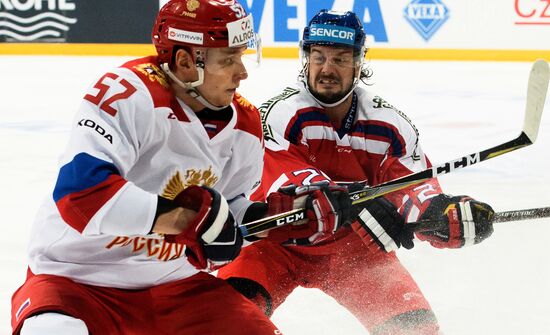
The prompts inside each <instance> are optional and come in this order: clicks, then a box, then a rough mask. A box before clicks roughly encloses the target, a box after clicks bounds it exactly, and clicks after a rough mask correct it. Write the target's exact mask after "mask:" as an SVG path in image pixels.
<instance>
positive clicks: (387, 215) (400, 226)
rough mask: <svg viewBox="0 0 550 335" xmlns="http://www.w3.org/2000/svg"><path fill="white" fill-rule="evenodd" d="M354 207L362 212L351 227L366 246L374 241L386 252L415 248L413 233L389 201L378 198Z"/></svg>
mask: <svg viewBox="0 0 550 335" xmlns="http://www.w3.org/2000/svg"><path fill="white" fill-rule="evenodd" d="M354 207H356V208H359V209H361V208H362V210H361V211H360V212H359V214H358V215H357V218H356V220H355V221H354V222H353V223H352V224H351V227H352V229H353V230H354V231H355V233H357V234H358V235H359V237H360V238H361V240H362V241H363V242H364V243H365V244H366V245H370V244H371V243H372V241H374V242H376V243H377V244H378V245H379V246H380V248H382V249H383V250H385V251H386V252H390V251H394V250H397V248H399V247H400V246H403V247H404V248H406V249H411V248H412V247H414V243H413V238H414V234H413V232H412V231H411V230H410V229H408V227H407V225H406V224H405V221H404V220H403V218H402V217H401V215H400V214H399V213H398V212H397V208H396V207H395V206H394V205H393V204H392V203H391V202H390V201H389V200H387V199H386V198H384V197H378V198H374V199H372V200H368V201H365V202H364V203H361V204H360V205H357V206H354ZM356 210H357V209H356Z"/></svg>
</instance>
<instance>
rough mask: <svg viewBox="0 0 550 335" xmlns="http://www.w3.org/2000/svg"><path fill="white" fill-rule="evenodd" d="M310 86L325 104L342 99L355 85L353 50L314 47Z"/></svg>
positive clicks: (311, 58)
mask: <svg viewBox="0 0 550 335" xmlns="http://www.w3.org/2000/svg"><path fill="white" fill-rule="evenodd" d="M308 67H309V68H308V85H309V89H310V91H311V93H312V94H313V95H314V96H315V97H316V98H317V99H319V100H320V101H322V102H324V103H329V104H330V103H334V102H337V101H338V100H340V99H342V98H343V97H344V96H345V95H346V94H347V93H348V92H349V91H350V89H351V87H352V85H353V79H354V77H353V76H354V73H355V62H354V59H353V51H352V49H351V48H334V47H329V46H315V45H314V46H312V47H311V50H310V54H309V59H308Z"/></svg>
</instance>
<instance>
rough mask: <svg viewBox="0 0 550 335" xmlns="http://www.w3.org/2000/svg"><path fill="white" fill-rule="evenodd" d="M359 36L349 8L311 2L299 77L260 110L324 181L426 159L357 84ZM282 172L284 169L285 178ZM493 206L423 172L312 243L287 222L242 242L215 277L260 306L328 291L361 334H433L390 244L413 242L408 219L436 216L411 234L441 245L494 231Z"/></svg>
mask: <svg viewBox="0 0 550 335" xmlns="http://www.w3.org/2000/svg"><path fill="white" fill-rule="evenodd" d="M364 42H365V32H364V30H363V27H362V24H361V21H360V20H359V19H358V18H357V16H356V15H355V14H354V13H352V12H345V13H341V12H332V11H326V10H322V11H320V12H319V13H318V14H316V15H315V16H314V17H313V19H312V20H311V22H310V23H309V25H308V27H306V28H305V29H304V33H303V39H302V41H301V45H300V48H301V53H302V56H301V58H302V61H303V70H302V72H301V74H300V77H299V82H298V83H297V84H296V85H293V86H290V87H287V88H286V89H284V91H283V92H282V93H281V94H279V95H278V96H276V97H275V98H273V99H271V100H268V101H267V102H265V103H264V104H262V105H261V107H260V112H261V113H262V120H263V121H264V123H265V124H264V135H265V137H266V139H271V140H273V141H275V142H277V143H278V144H279V145H281V146H282V147H284V148H285V149H286V150H287V151H288V153H289V154H292V155H297V156H299V157H302V158H303V159H304V160H305V161H307V162H308V163H309V164H311V165H313V166H315V167H317V168H319V169H320V170H322V171H323V172H325V173H326V174H327V175H328V176H329V177H330V178H331V179H332V180H333V181H336V182H340V183H343V184H354V182H355V183H356V182H359V183H360V184H366V185H377V184H380V183H383V182H385V181H388V180H392V179H395V178H397V177H401V176H404V175H407V174H410V173H413V172H417V171H421V170H424V169H426V168H428V167H430V162H429V161H428V158H427V157H426V156H425V154H424V153H423V151H422V149H421V146H420V143H419V139H418V132H417V129H416V128H415V127H414V126H413V124H412V123H411V121H410V120H409V119H408V118H407V117H406V116H405V115H404V114H403V113H402V112H400V111H399V110H397V109H395V108H394V107H393V106H391V105H390V104H389V103H388V102H386V101H385V100H384V99H382V98H381V97H380V96H378V95H375V94H373V93H371V92H370V90H365V89H364V88H362V87H360V86H358V83H359V81H362V80H366V79H368V78H369V77H370V75H371V73H370V70H367V69H366V68H363V60H364V56H365V52H366V49H365V43H364ZM266 161H267V159H266ZM267 167H268V166H267V165H266V170H267ZM283 170H284V169H283ZM296 176H297V177H301V178H302V180H299V179H296V178H295V179H294V180H292V182H293V183H295V184H299V183H300V182H302V183H304V184H307V183H308V180H307V178H309V177H311V176H312V175H311V176H310V175H308V173H307V172H306V173H301V174H297V175H296ZM287 179H289V177H288V174H287V175H286V176H284V178H282V180H283V181H285V180H287ZM262 184H263V187H264V188H263V189H264V190H265V191H266V194H269V192H270V191H272V190H273V189H277V188H278V187H279V186H281V185H282V184H281V177H280V175H279V172H277V171H267V172H265V171H264V176H263V181H262ZM270 184H274V187H271V188H270V187H269V185H270ZM355 185H356V184H355ZM261 196H263V195H260V197H261ZM271 197H272V195H267V198H268V199H269V198H271ZM278 197H279V196H278V195H277V194H275V198H278ZM492 214H493V210H492V209H491V207H490V206H489V205H487V204H485V203H482V202H478V201H475V200H473V199H471V198H470V197H467V196H450V195H446V194H443V193H442V191H441V189H440V187H439V185H438V183H437V181H436V180H431V181H429V182H426V183H424V184H420V185H417V186H411V187H409V188H407V189H403V190H400V191H396V192H393V193H391V194H388V195H387V196H386V197H384V198H378V199H374V200H372V201H368V202H366V203H365V204H364V206H363V208H362V210H361V211H360V212H359V216H358V218H357V220H356V221H354V222H353V223H352V224H351V225H350V226H348V227H343V228H341V229H339V230H338V231H337V232H336V234H334V235H332V236H331V237H330V238H329V239H325V240H323V241H321V242H316V241H311V240H310V239H308V238H293V236H292V229H293V228H294V227H292V226H290V227H289V231H290V234H287V236H286V237H291V238H290V239H286V240H285V236H283V238H281V233H282V232H283V230H279V231H276V232H274V233H273V234H270V237H272V238H273V240H272V241H270V238H268V239H265V240H263V241H260V242H258V243H255V244H253V245H251V246H249V247H247V248H245V249H243V252H242V253H241V255H240V256H239V257H238V258H237V259H236V261H235V262H233V263H231V264H229V265H228V266H227V267H225V268H223V269H221V270H220V271H219V272H218V276H219V277H222V278H226V279H227V281H228V282H230V283H231V284H232V285H233V286H234V287H235V288H236V289H237V290H239V291H241V292H242V293H243V294H244V295H245V296H247V297H249V298H251V299H253V300H254V301H255V302H256V303H257V304H259V305H261V306H262V308H263V309H264V310H265V311H266V313H267V314H268V315H269V314H270V313H271V312H272V311H273V310H274V309H276V308H277V307H278V306H279V305H280V304H281V303H282V302H283V301H284V300H285V299H286V297H287V296H288V295H289V294H290V293H291V292H292V291H293V290H294V289H295V288H296V287H297V286H303V287H311V288H318V289H321V290H322V291H324V292H325V293H327V294H329V295H330V296H332V297H333V298H334V299H335V300H336V301H337V302H338V303H340V304H341V305H342V306H343V307H345V308H347V309H348V310H349V311H350V312H352V313H353V314H354V315H355V316H356V317H357V318H358V319H359V321H360V322H361V323H362V324H363V325H364V326H365V327H366V328H367V329H368V330H369V333H370V334H376V335H389V334H392V335H403V334H416V335H418V334H438V333H439V326H438V323H437V319H436V317H435V315H434V313H433V311H432V309H431V307H430V305H429V303H428V302H427V301H426V299H425V298H424V296H423V294H422V292H421V291H420V289H419V287H418V286H417V284H416V283H415V281H414V280H413V278H412V277H411V276H410V274H409V273H408V271H407V270H406V269H405V268H404V267H403V266H402V265H401V264H400V262H399V260H398V259H397V257H396V255H395V252H394V250H396V249H397V248H398V247H400V246H404V247H406V248H411V247H412V246H413V232H412V231H410V230H408V229H407V225H406V223H405V222H411V221H417V220H419V219H426V218H430V219H442V220H443V221H444V222H446V223H447V225H446V226H445V227H443V228H440V229H439V230H437V231H434V232H426V233H423V234H417V235H416V236H417V237H418V238H419V239H421V240H426V241H428V242H429V243H431V244H432V245H434V246H435V247H438V248H460V247H462V246H465V245H470V244H474V243H478V242H480V241H482V240H483V239H485V238H486V237H488V236H489V235H490V234H491V233H492V231H493V228H492V224H491V223H490V218H491V216H492ZM280 241H282V242H283V243H279V242H280Z"/></svg>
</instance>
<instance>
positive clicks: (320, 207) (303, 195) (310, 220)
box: [267, 182, 351, 245]
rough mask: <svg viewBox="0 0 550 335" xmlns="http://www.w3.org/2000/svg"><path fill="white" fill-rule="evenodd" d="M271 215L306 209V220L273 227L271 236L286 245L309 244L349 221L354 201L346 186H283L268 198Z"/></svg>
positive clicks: (324, 238) (319, 183)
mask: <svg viewBox="0 0 550 335" xmlns="http://www.w3.org/2000/svg"><path fill="white" fill-rule="evenodd" d="M267 204H268V208H269V209H268V215H275V214H278V213H282V212H288V211H291V210H293V209H296V208H305V209H306V213H307V219H306V220H307V221H306V222H304V221H305V220H302V221H299V222H296V223H293V224H290V225H286V226H282V227H280V228H276V229H273V230H272V231H270V232H269V239H270V240H272V241H277V242H282V243H284V244H297V245H308V244H316V243H319V242H321V241H324V240H326V239H328V238H330V237H331V236H332V234H334V232H335V231H336V230H338V228H340V227H341V226H342V225H343V224H344V223H346V222H348V221H349V215H350V214H349V213H350V207H351V201H350V199H349V195H348V191H347V189H346V188H345V187H341V186H335V185H329V184H328V182H318V183H313V184H311V185H305V186H296V185H289V186H285V187H281V188H280V189H279V190H278V191H277V192H274V193H271V194H270V195H269V196H268V197H267Z"/></svg>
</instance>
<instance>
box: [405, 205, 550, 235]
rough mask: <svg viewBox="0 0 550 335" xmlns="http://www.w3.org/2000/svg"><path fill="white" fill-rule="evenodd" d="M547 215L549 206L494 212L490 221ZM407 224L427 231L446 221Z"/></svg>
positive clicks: (413, 228)
mask: <svg viewBox="0 0 550 335" xmlns="http://www.w3.org/2000/svg"><path fill="white" fill-rule="evenodd" d="M548 217H550V207H539V208H530V209H517V210H513V211H506V212H497V213H495V214H494V216H493V220H492V223H501V222H511V221H523V220H533V219H544V218H548ZM407 225H410V226H412V227H411V228H412V230H414V231H415V232H429V231H435V230H439V229H441V228H443V227H446V226H447V222H446V221H444V220H422V221H416V222H409V223H407Z"/></svg>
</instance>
